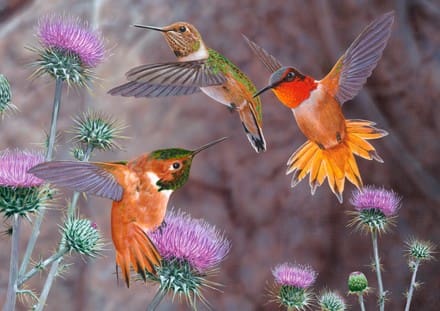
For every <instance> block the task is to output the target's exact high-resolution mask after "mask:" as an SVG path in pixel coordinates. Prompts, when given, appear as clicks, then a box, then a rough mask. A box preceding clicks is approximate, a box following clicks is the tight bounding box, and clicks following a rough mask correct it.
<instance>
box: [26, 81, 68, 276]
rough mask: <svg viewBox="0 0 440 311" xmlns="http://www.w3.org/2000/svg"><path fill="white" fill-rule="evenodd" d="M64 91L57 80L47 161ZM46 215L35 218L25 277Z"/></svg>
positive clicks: (53, 140) (27, 250)
mask: <svg viewBox="0 0 440 311" xmlns="http://www.w3.org/2000/svg"><path fill="white" fill-rule="evenodd" d="M62 90H63V81H62V80H61V79H60V78H57V79H56V81H55V95H54V100H53V110H52V122H51V125H50V132H49V143H48V147H47V152H46V156H45V160H46V161H50V160H52V156H53V148H54V144H55V137H56V127H57V120H58V112H59V110H60V104H61V94H62ZM44 213H45V209H44V208H42V209H40V211H39V213H38V215H37V217H36V218H35V221H34V226H33V228H32V233H31V236H30V238H29V241H28V244H27V247H26V251H25V253H24V256H23V261H22V262H21V266H20V272H19V275H24V273H25V272H26V269H27V267H28V264H29V261H30V259H31V256H32V252H33V250H34V247H35V244H36V242H37V239H38V236H39V235H40V227H41V223H42V222H43V218H44Z"/></svg>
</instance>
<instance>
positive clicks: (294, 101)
mask: <svg viewBox="0 0 440 311" xmlns="http://www.w3.org/2000/svg"><path fill="white" fill-rule="evenodd" d="M316 87H317V83H316V82H315V80H313V79H312V78H310V77H308V76H305V75H303V74H302V73H300V72H299V71H298V70H296V69H295V68H293V67H281V68H280V69H278V70H277V71H275V72H274V73H272V75H271V76H270V78H269V84H268V85H267V86H265V87H264V88H262V89H261V90H259V91H258V92H257V93H255V95H254V97H256V96H259V95H260V94H262V93H264V92H265V91H267V90H269V89H272V91H273V92H274V93H275V95H276V96H277V97H278V99H279V100H280V101H281V102H282V103H283V104H285V105H286V106H288V107H290V108H295V107H297V106H298V105H299V104H301V103H302V102H303V101H304V100H305V99H307V98H308V97H309V95H310V92H311V91H313V90H314V89H315V88H316Z"/></svg>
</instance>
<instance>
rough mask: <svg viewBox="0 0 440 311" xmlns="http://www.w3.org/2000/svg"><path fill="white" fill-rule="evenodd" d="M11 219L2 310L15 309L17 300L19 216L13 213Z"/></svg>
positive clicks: (10, 310) (11, 310) (9, 310)
mask: <svg viewBox="0 0 440 311" xmlns="http://www.w3.org/2000/svg"><path fill="white" fill-rule="evenodd" d="M13 217H14V218H13V220H12V237H11V258H10V263H9V283H8V290H7V292H6V303H5V305H4V306H3V311H13V310H15V303H16V301H17V278H18V255H19V254H18V253H19V247H20V245H19V244H20V223H21V216H19V215H14V216H13Z"/></svg>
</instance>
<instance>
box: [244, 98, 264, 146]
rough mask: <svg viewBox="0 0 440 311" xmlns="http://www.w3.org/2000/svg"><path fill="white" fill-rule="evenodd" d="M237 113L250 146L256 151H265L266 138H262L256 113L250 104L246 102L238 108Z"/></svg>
mask: <svg viewBox="0 0 440 311" xmlns="http://www.w3.org/2000/svg"><path fill="white" fill-rule="evenodd" d="M238 113H239V114H240V119H241V123H242V124H243V128H244V131H245V132H246V136H247V138H248V140H249V142H250V143H251V145H252V147H253V148H254V149H255V151H256V152H257V153H258V152H260V151H266V140H265V139H264V135H263V130H262V129H261V126H260V124H259V123H258V119H257V114H256V112H255V111H254V109H253V107H252V106H251V104H250V103H246V104H245V105H243V107H240V108H238Z"/></svg>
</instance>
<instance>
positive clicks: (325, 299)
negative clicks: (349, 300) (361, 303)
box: [318, 291, 347, 311]
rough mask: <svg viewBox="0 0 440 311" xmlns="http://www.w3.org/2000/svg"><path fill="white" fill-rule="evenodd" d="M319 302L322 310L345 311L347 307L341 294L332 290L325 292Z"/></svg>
mask: <svg viewBox="0 0 440 311" xmlns="http://www.w3.org/2000/svg"><path fill="white" fill-rule="evenodd" d="M318 302H319V306H320V307H321V311H344V310H346V309H347V306H346V304H345V301H344V299H343V298H342V297H341V296H340V295H339V294H337V293H334V292H331V291H325V292H323V293H322V294H321V295H320V297H319V299H318Z"/></svg>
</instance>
